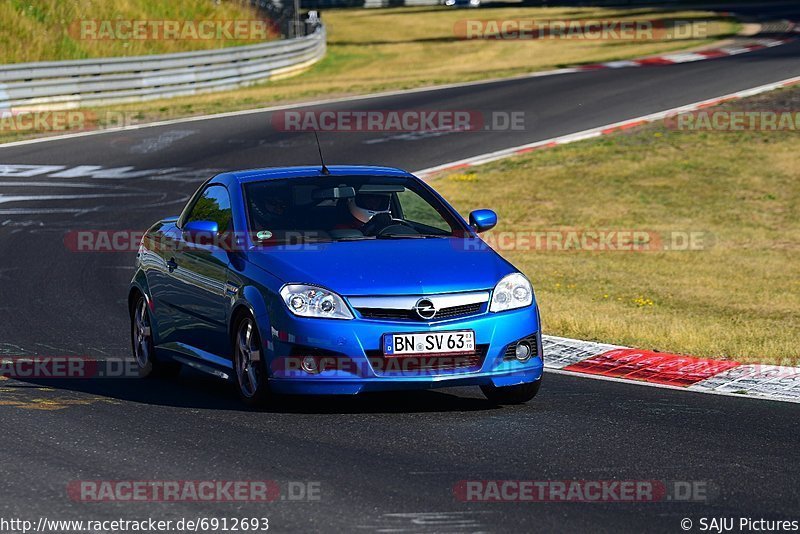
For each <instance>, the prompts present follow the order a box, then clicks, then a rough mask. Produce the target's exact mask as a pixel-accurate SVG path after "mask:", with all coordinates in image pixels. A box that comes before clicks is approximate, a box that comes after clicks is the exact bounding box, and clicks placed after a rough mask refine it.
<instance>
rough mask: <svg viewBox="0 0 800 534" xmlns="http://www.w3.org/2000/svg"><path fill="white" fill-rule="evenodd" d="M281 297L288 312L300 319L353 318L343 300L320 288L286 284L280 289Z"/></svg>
mask: <svg viewBox="0 0 800 534" xmlns="http://www.w3.org/2000/svg"><path fill="white" fill-rule="evenodd" d="M281 297H283V302H284V303H285V304H286V307H287V308H289V311H290V312H292V313H293V314H295V315H298V316H300V317H321V318H325V319H352V318H353V314H352V313H350V309H349V308H348V307H347V304H345V303H344V299H343V298H342V297H340V296H339V295H337V294H336V293H334V292H333V291H328V290H327V289H325V288H322V287H317V286H309V285H306V284H287V285H285V286H283V287H282V288H281Z"/></svg>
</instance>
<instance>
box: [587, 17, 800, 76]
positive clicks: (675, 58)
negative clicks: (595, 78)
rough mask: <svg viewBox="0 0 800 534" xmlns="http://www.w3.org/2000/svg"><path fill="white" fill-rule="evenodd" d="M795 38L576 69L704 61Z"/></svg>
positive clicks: (757, 40) (776, 44)
mask: <svg viewBox="0 0 800 534" xmlns="http://www.w3.org/2000/svg"><path fill="white" fill-rule="evenodd" d="M796 28H797V27H793V28H792V30H791V31H792V32H796V31H797V29H796ZM795 39H796V37H784V38H780V39H767V38H765V39H754V40H752V41H748V42H747V44H742V45H739V46H737V45H731V46H723V47H720V48H713V49H710V50H702V51H698V52H676V53H674V54H666V55H663V56H652V57H646V58H641V59H631V60H623V61H609V62H606V63H595V64H593V65H582V66H580V67H578V70H597V69H621V68H627V67H652V66H657V65H676V64H679V63H692V62H694V61H704V60H706V59H716V58H720V57H727V56H737V55H739V54H746V53H748V52H755V51H756V50H763V49H764V48H772V47H775V46H780V45H782V44H786V43H789V42H792V41H794V40H795Z"/></svg>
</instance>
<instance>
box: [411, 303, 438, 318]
mask: <svg viewBox="0 0 800 534" xmlns="http://www.w3.org/2000/svg"><path fill="white" fill-rule="evenodd" d="M414 311H416V312H417V315H419V316H420V317H421V318H423V319H426V320H427V319H433V316H434V315H436V306H434V305H433V302H431V301H430V300H428V299H419V300H418V301H417V303H416V305H414Z"/></svg>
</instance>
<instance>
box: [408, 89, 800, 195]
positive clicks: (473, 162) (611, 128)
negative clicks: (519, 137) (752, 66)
mask: <svg viewBox="0 0 800 534" xmlns="http://www.w3.org/2000/svg"><path fill="white" fill-rule="evenodd" d="M798 84H800V76H795V77H794V78H789V79H786V80H781V81H779V82H775V83H770V84H766V85H761V86H758V87H754V88H752V89H746V90H744V91H739V92H736V93H731V94H728V95H724V96H720V97H717V98H712V99H709V100H703V101H701V102H695V103H692V104H687V105H685V106H680V107H677V108H672V109H667V110H664V111H659V112H657V113H651V114H650V115H644V116H642V117H636V118H634V119H628V120H625V121H621V122H615V123H612V124H606V125H604V126H598V127H596V128H591V129H589V130H584V131H582V132H577V133H572V134H567V135H562V136H560V137H553V138H550V139H544V140H542V141H536V142H534V143H528V144H525V145H518V146H515V147H511V148H504V149H502V150H497V151H495V152H489V153H486V154H481V155H478V156H472V157H470V158H465V159H461V160H457V161H451V162H450V163H445V164H442V165H437V166H436V167H429V168H427V169H422V170H419V171H416V172H415V173H414V174H416V175H417V176H419V177H420V178H423V179H427V180H429V179H432V178H435V177H436V176H437V175H438V174H441V173H444V172H450V171H455V170H461V169H467V168H469V167H475V166H478V165H483V164H485V163H490V162H492V161H498V160H501V159H505V158H510V157H513V156H519V155H522V154H526V153H528V152H533V151H535V150H541V149H546V148H552V147H556V146H559V145H566V144H569V143H575V142H577V141H583V140H585V139H592V138H595V137H600V136H602V135H608V134H612V133H616V132H619V131H623V130H628V129H630V128H635V127H637V126H642V125H644V124H648V123H651V122H656V121H660V120H663V119H666V118H668V117H673V116H675V115H680V114H681V113H689V112H692V111H698V110H701V109H705V108H710V107H714V106H718V105H720V104H724V103H726V102H731V101H734V100H740V99H742V98H747V97H750V96H754V95H758V94H761V93H767V92H769V91H774V90H776V89H782V88H784V87H790V86H792V85H798Z"/></svg>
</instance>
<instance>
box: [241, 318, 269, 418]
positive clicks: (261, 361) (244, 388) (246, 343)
mask: <svg viewBox="0 0 800 534" xmlns="http://www.w3.org/2000/svg"><path fill="white" fill-rule="evenodd" d="M231 341H232V343H233V382H234V384H235V385H236V391H237V393H238V394H239V399H241V401H242V402H243V403H244V404H246V405H247V406H250V407H253V408H262V407H264V406H266V405H267V404H268V403H269V400H270V398H271V397H272V394H271V392H270V389H269V380H268V374H267V367H266V363H265V355H264V350H263V347H262V345H261V336H260V335H259V333H258V327H257V326H256V322H255V320H254V319H253V317H252V316H251V315H250V314H249V313H247V314H243V315H242V316H241V317H239V319H238V320H237V321H236V326H235V327H234V329H233V337H232V339H231ZM255 350H257V351H258V356H259V357H258V359H257V360H255V361H253V359H252V358H253V356H254V351H255Z"/></svg>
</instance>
